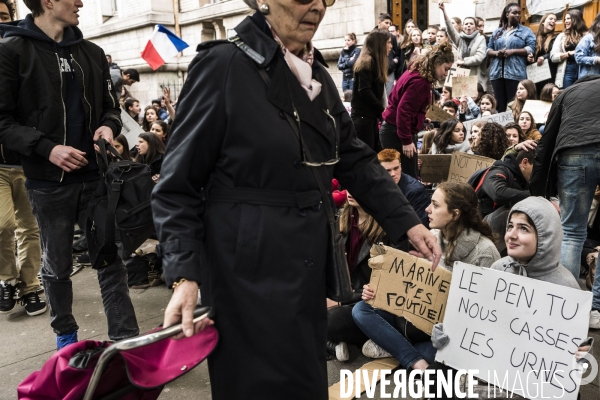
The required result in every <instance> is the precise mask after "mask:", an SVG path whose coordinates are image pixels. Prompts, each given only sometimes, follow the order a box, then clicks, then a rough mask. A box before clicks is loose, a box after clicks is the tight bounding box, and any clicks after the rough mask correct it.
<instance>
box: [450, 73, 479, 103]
mask: <svg viewBox="0 0 600 400" xmlns="http://www.w3.org/2000/svg"><path fill="white" fill-rule="evenodd" d="M477 94H478V92H477V77H476V76H457V77H454V78H452V96H454V97H456V98H457V99H460V98H461V97H463V96H467V97H472V98H476V97H477Z"/></svg>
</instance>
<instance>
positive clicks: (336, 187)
mask: <svg viewBox="0 0 600 400" xmlns="http://www.w3.org/2000/svg"><path fill="white" fill-rule="evenodd" d="M335 190H340V183H339V182H338V180H337V179H335V178H333V179H332V180H331V191H332V192H333V191H335Z"/></svg>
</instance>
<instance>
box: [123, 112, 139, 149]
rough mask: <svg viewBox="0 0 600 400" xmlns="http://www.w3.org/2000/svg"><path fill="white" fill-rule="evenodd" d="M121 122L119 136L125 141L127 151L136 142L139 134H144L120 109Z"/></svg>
mask: <svg viewBox="0 0 600 400" xmlns="http://www.w3.org/2000/svg"><path fill="white" fill-rule="evenodd" d="M121 121H123V127H122V128H121V135H123V136H125V139H127V144H128V145H129V150H131V149H133V148H134V147H135V145H136V143H137V141H138V136H140V133H144V130H143V129H142V127H141V126H139V125H138V123H137V122H135V120H134V119H133V118H131V116H130V115H129V114H128V113H127V111H125V110H124V109H122V108H121Z"/></svg>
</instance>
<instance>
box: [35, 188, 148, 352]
mask: <svg viewBox="0 0 600 400" xmlns="http://www.w3.org/2000/svg"><path fill="white" fill-rule="evenodd" d="M99 183H100V180H95V181H90V182H81V183H71V184H65V185H60V186H53V187H49V188H43V189H28V190H27V196H28V197H29V201H30V202H31V207H32V209H33V215H35V218H36V220H37V223H38V226H39V228H40V243H41V245H42V253H43V259H42V273H41V275H42V282H43V284H44V289H45V291H46V299H47V300H48V304H49V305H50V325H51V326H52V328H53V329H54V332H55V333H56V334H57V335H62V334H66V333H71V332H74V331H76V330H78V329H79V327H78V326H77V322H75V317H74V316H73V308H72V306H73V284H72V282H71V278H70V274H71V272H72V271H73V253H72V247H73V230H74V226H75V223H76V222H79V225H80V227H81V228H82V229H84V227H85V220H86V218H87V206H88V202H89V200H90V197H91V196H92V194H93V193H94V191H95V190H96V187H97V186H98V184H99ZM98 281H99V283H100V292H101V294H102V302H103V303H104V312H105V314H106V318H107V320H108V337H110V338H111V339H112V340H121V339H125V338H129V337H132V336H137V335H138V333H139V328H138V325H137V320H136V317H135V311H134V310H133V304H132V303H131V298H130V297H129V289H128V287H127V270H126V269H125V265H123V262H122V261H121V259H120V258H117V260H116V261H115V262H114V263H113V264H111V265H109V266H107V267H106V268H103V269H100V270H98Z"/></svg>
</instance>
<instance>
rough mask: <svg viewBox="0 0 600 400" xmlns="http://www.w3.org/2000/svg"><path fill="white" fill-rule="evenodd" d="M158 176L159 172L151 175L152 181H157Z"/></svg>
mask: <svg viewBox="0 0 600 400" xmlns="http://www.w3.org/2000/svg"><path fill="white" fill-rule="evenodd" d="M159 178H160V174H155V175H152V182H154V183H158V179H159Z"/></svg>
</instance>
